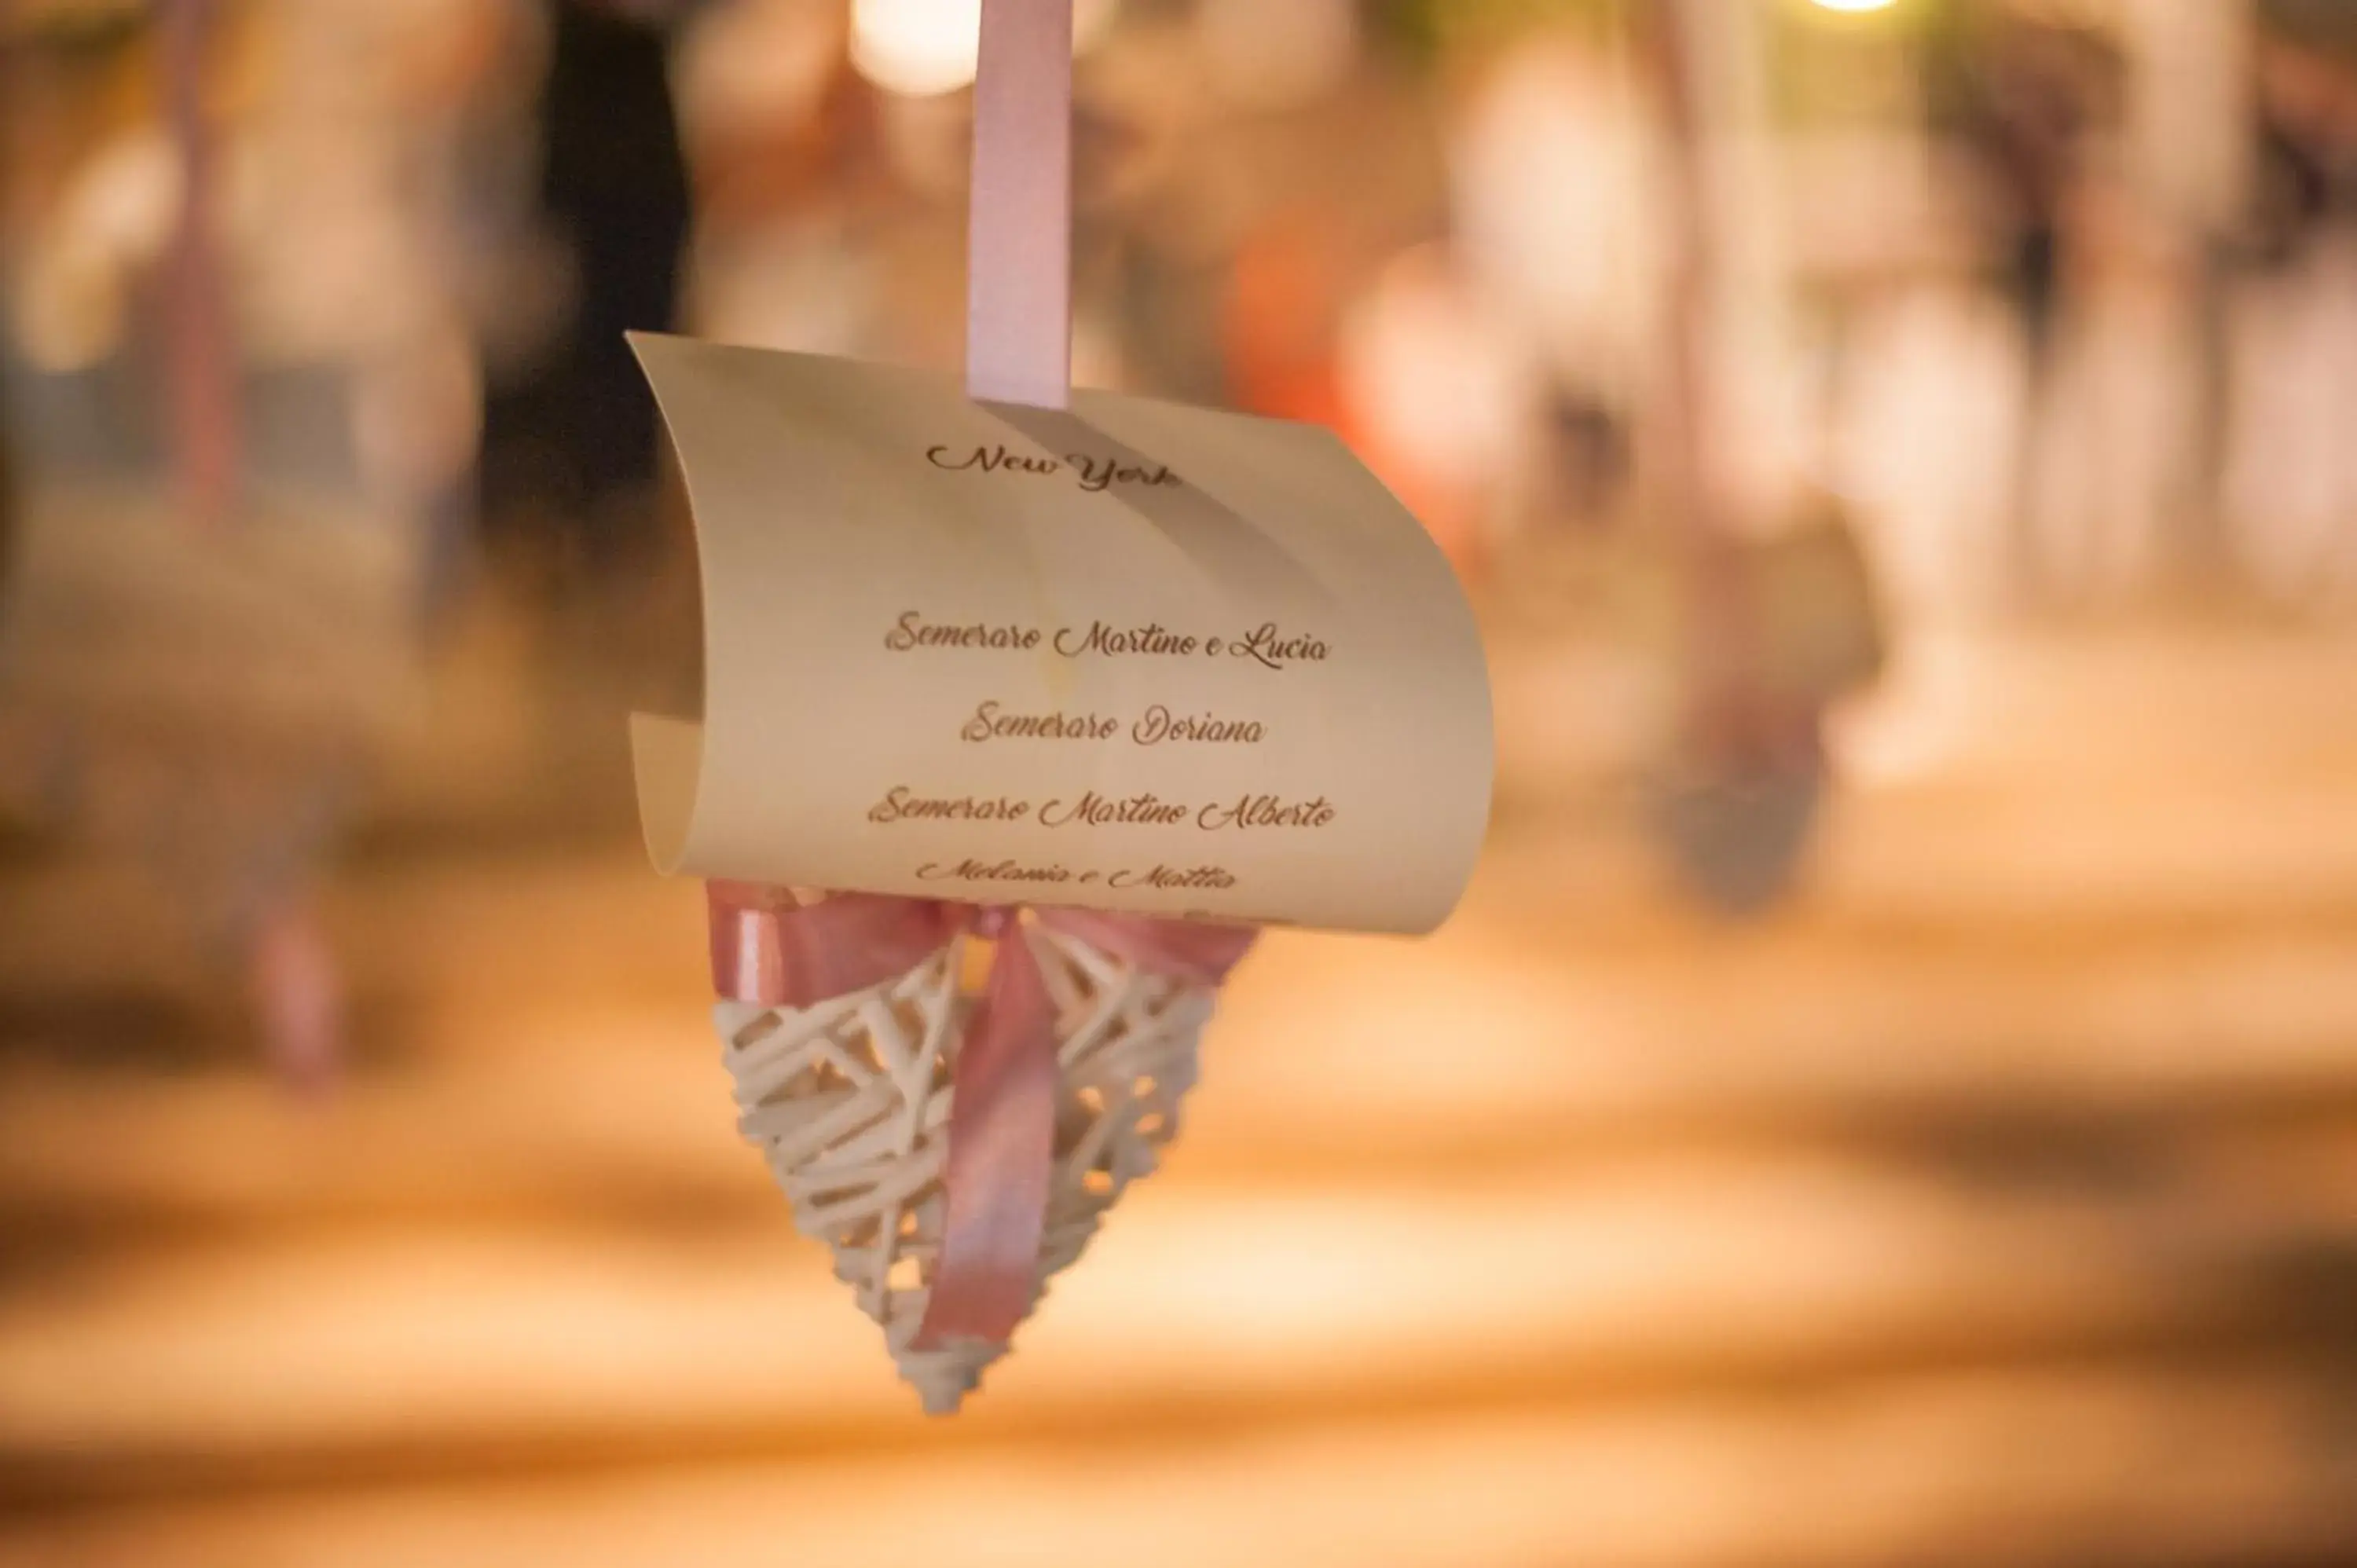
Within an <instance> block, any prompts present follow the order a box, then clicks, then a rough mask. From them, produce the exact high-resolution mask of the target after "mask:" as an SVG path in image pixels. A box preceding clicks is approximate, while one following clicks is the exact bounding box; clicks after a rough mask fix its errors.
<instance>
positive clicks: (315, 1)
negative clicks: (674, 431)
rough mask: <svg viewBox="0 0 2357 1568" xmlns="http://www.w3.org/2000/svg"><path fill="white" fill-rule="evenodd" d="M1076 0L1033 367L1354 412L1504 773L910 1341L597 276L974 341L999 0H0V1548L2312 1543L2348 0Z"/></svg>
mask: <svg viewBox="0 0 2357 1568" xmlns="http://www.w3.org/2000/svg"><path fill="white" fill-rule="evenodd" d="M1078 9H1079V16H1078V22H1079V27H1078V34H1079V42H1080V48H1081V58H1080V60H1079V81H1080V94H1081V105H1082V107H1081V114H1080V135H1079V144H1078V175H1077V177H1078V189H1079V233H1078V236H1077V245H1078V252H1077V288H1078V296H1079V298H1078V321H1077V338H1078V348H1077V356H1078V364H1077V368H1076V375H1077V379H1078V380H1079V381H1082V383H1084V384H1090V385H1099V386H1114V387H1121V388H1125V389H1130V390H1135V391H1137V392H1146V393H1151V394H1155V395H1160V396H1166V397H1172V398H1178V399H1182V400H1189V401H1194V402H1200V403H1214V404H1220V405H1224V406H1230V407H1235V408H1240V409H1245V410H1250V411H1254V412H1257V413H1266V414H1273V415H1280V416H1284V417H1289V418H1296V419H1306V420H1314V421H1318V422H1321V423H1324V424H1329V425H1331V426H1333V427H1334V428H1336V429H1337V430H1339V431H1340V433H1341V434H1342V435H1344V437H1345V438H1346V439H1347V440H1349V441H1350V442H1351V444H1352V445H1353V446H1355V447H1356V448H1357V449H1358V450H1359V452H1360V453H1361V455H1362V456H1364V458H1365V459H1366V460H1367V461H1368V462H1369V463H1370V464H1371V465H1372V467H1374V468H1375V469H1376V470H1377V471H1378V472H1379V473H1381V474H1382V475H1383V478H1385V479H1386V480H1387V481H1388V482H1389V483H1390V484H1391V485H1392V486H1393V487H1394V489H1396V490H1397V491H1398V492H1399V493H1400V494H1401V495H1402V497H1403V498H1404V499H1406V500H1407V501H1408V502H1409V504H1410V505H1411V506H1412V507H1413V508H1414V509H1415V510H1416V511H1417V512H1418V514H1419V515H1420V516H1421V517H1422V518H1423V519H1424V520H1425V521H1426V524H1427V526H1428V527H1429V528H1430V529H1431V530H1432V532H1433V533H1434V534H1435V536H1436V537H1437V539H1438V540H1439V542H1441V544H1442V545H1443V547H1444V548H1445V549H1446V550H1447V551H1448V553H1449V555H1450V557H1451V558H1452V560H1454V561H1455V562H1456V564H1457V565H1458V570H1459V572H1460V574H1461V575H1462V576H1463V578H1464V580H1465V582H1466V585H1467V586H1468V588H1469V592H1470V593H1471V595H1472V596H1473V598H1474V600H1475V603H1476V605H1477V607H1478V609H1479V611H1480V616H1481V618H1482V620H1483V623H1484V628H1485V632H1486V635H1487V637H1488V640H1489V645H1490V649H1491V660H1492V666H1493V672H1494V676H1495V681H1496V684H1497V690H1498V717H1499V730H1500V770H1501V771H1500V786H1499V808H1498V811H1497V816H1496V821H1495V824H1494V828H1493V832H1492V835H1491V848H1490V853H1489V854H1488V855H1487V857H1486V858H1485V861H1484V863H1483V865H1482V869H1481V871H1480V875H1479V876H1478V878H1477V880H1476V883H1475V886H1474V887H1473V889H1472V892H1471V893H1470V895H1469V897H1468V900H1467V903H1466V905H1465V907H1464V908H1463V910H1462V911H1461V913H1460V914H1459V916H1458V918H1457V919H1456V921H1455V922H1454V923H1453V924H1452V925H1450V926H1449V927H1448V929H1446V930H1445V931H1444V932H1443V933H1442V934H1441V935H1439V936H1438V937H1437V938H1435V939H1433V940H1429V941H1427V942H1424V943H1421V944H1401V943H1394V942H1384V941H1376V940H1346V939H1339V938H1326V937H1317V936H1310V935H1298V934H1290V933H1288V934H1284V935H1280V936H1277V937H1273V938H1271V939H1270V940H1268V941H1267V942H1266V943H1265V945H1264V947H1263V949H1262V950H1261V951H1260V952H1259V953H1258V955H1257V956H1256V957H1255V958H1254V961H1252V963H1251V964H1250V965H1249V966H1248V967H1247V968H1246V970H1245V971H1244V972H1243V974H1242V975H1241V976H1240V978H1239V979H1238V981H1237V983H1235V985H1234V986H1233V987H1232V997H1231V1001H1230V1004H1229V1005H1228V1006H1227V1008H1226V1010H1225V1011H1224V1013H1223V1014H1222V1017H1221V1019H1220V1021H1219V1022H1218V1023H1217V1025H1216V1026H1214V1029H1213V1032H1212V1034H1211V1037H1210V1038H1209V1040H1208V1041H1207V1045H1206V1053H1207V1056H1206V1078H1205V1082H1204V1085H1203V1087H1202V1088H1201V1089H1200V1090H1198V1091H1197V1093H1196V1094H1195V1097H1194V1099H1193V1101H1192V1103H1191V1104H1190V1106H1189V1128H1188V1133H1187V1135H1186V1137H1185V1138H1184V1139H1183V1140H1182V1141H1181V1142H1180V1144H1179V1145H1178V1147H1177V1150H1176V1152H1175V1154H1174V1155H1173V1157H1172V1159H1171V1161H1170V1165H1171V1167H1172V1168H1171V1169H1169V1170H1168V1172H1166V1173H1165V1174H1164V1175H1163V1176H1160V1177H1159V1178H1158V1179H1157V1180H1156V1181H1154V1182H1151V1183H1147V1184H1146V1185H1144V1186H1142V1187H1139V1188H1137V1189H1135V1191H1134V1193H1133V1194H1132V1195H1131V1197H1130V1198H1129V1200H1128V1201H1127V1202H1126V1203H1125V1205H1124V1208H1123V1211H1122V1213H1121V1214H1120V1215H1119V1216H1118V1217H1117V1218H1116V1219H1114V1221H1113V1222H1112V1223H1111V1224H1110V1225H1109V1227H1108V1229H1107V1230H1106V1232H1105V1233H1104V1235H1103V1237H1102V1238H1101V1240H1099V1242H1098V1244H1097V1245H1096V1247H1095V1248H1094V1250H1093V1251H1092V1255H1091V1256H1090V1258H1089V1259H1088V1260H1087V1262H1085V1264H1084V1265H1083V1266H1082V1267H1081V1268H1079V1269H1076V1270H1075V1271H1073V1272H1072V1273H1069V1274H1067V1275H1066V1276H1064V1277H1063V1278H1062V1279H1061V1280H1060V1282H1059V1283H1058V1284H1057V1285H1056V1288H1055V1291H1054V1294H1053V1295H1052V1297H1051V1298H1050V1299H1049V1301H1048V1303H1047V1304H1046V1305H1045V1307H1044V1308H1043V1309H1042V1311H1041V1312H1040V1313H1039V1316H1037V1317H1036V1318H1035V1319H1034V1320H1033V1322H1032V1323H1031V1325H1030V1326H1028V1328H1027V1329H1026V1331H1025V1333H1024V1335H1023V1337H1022V1339H1021V1341H1020V1348H1021V1352H1022V1353H1021V1354H1020V1355H1019V1356H1017V1358H1015V1359H1013V1360H1011V1361H1010V1362H1008V1363H1006V1364H1005V1365H1004V1366H1002V1367H1001V1368H1000V1369H998V1370H996V1372H994V1374H993V1375H992V1377H991V1379H990V1382H989V1386H988V1389H987V1391H986V1392H985V1395H984V1396H983V1397H982V1398H980V1399H979V1400H978V1401H976V1402H974V1403H973V1404H972V1405H971V1406H970V1408H969V1412H968V1413H967V1414H966V1415H964V1416H963V1417H962V1418H960V1419H959V1420H957V1421H956V1422H954V1423H925V1422H923V1421H921V1420H920V1418H919V1417H918V1415H917V1413H916V1403H915V1400H914V1398H913V1397H912V1396H911V1395H910V1394H909V1393H908V1392H907V1391H905V1390H904V1389H903V1388H901V1387H900V1386H899V1384H898V1383H897V1382H896V1380H895V1379H894V1378H893V1376H892V1372H891V1369H890V1366H889V1363H888V1359H887V1358H886V1356H885V1355H884V1353H883V1351H882V1348H881V1347H880V1345H879V1344H878V1343H877V1338H876V1336H875V1333H874V1330H873V1328H872V1326H870V1325H869V1324H868V1323H867V1321H866V1319H865V1318H863V1317H862V1316H860V1315H859V1314H858V1313H857V1312H856V1310H855V1309H854V1307H853V1305H852V1303H851V1301H850V1300H849V1299H848V1293H847V1292H846V1291H845V1290H844V1289H842V1288H841V1287H839V1286H837V1285H836V1284H835V1283H834V1281H833V1280H832V1279H831V1278H830V1277H829V1275H828V1273H827V1270H826V1266H825V1263H824V1262H823V1255H822V1251H821V1249H820V1248H819V1247H817V1246H816V1245H815V1244H813V1243H811V1242H808V1241H805V1240H802V1239H801V1238H799V1237H798V1236H797V1235H796V1234H795V1233H794V1231H793V1230H792V1227H791V1220H790V1217H789V1215H788V1213H787V1211H786V1208H785V1207H784V1204H783V1202H782V1200H781V1199H780V1198H779V1197H777V1196H776V1195H775V1193H774V1192H773V1191H772V1190H771V1189H770V1187H769V1185H768V1181H767V1178H766V1176H765V1174H764V1172H763V1169H762V1166H761V1163H760V1160H759V1157H758V1156H757V1155H755V1154H754V1153H753V1152H751V1151H750V1150H748V1149H746V1148H744V1147H742V1146H741V1145H740V1144H738V1142H737V1138H736V1136H735V1131H734V1125H733V1122H734V1115H733V1108H732V1106H731V1103H730V1101H729V1098H728V1088H727V1081H726V1075H725V1073H724V1072H723V1070H722V1068H721V1066H720V1063H719V1059H718V1047H717V1045H716V1042H715V1040H714V1039H713V1037H712V1035H711V1033H710V1029H709V1026H708V1023H707V1017H706V1003H707V998H708V988H707V978H706V975H705V968H704V947H703V935H702V913H701V898H700V895H699V892H698V890H697V889H696V888H695V887H694V886H690V885H669V884H665V883H664V882H662V881H661V880H659V879H657V878H656V877H655V876H654V875H652V874H651V872H650V870H649V869H648V867H647V865H646V864H645V860H644V857H643V855H642V854H641V853H640V849H639V847H638V844H637V842H636V834H635V825H634V810H633V805H632V801H631V798H630V784H629V779H628V767H627V755H626V750H625V741H624V730H623V723H622V717H623V714H625V713H626V712H627V711H628V710H629V709H630V707H631V706H633V705H634V704H636V705H644V704H648V703H675V702H678V701H682V700H684V699H685V698H686V697H688V696H691V695H692V693H693V690H694V681H695V679H696V671H695V668H694V618H695V605H694V564H693V556H692V553H691V551H690V549H689V547H688V542H687V538H686V532H685V527H684V523H683V520H682V519H681V517H680V516H679V514H678V512H677V510H676V509H675V508H673V507H670V506H667V505H666V504H665V503H664V502H663V500H662V496H663V493H664V492H663V490H662V485H661V478H662V463H661V457H660V455H659V452H658V449H657V446H656V441H655V434H654V427H653V420H652V413H651V403H650V401H649V399H648V398H647V397H646V395H645V393H644V392H643V389H642V387H641V386H640V383H639V382H638V381H637V379H636V377H635V373H634V372H633V371H632V369H631V366H630V361H629V360H628V358H627V356H626V354H625V352H624V351H623V349H622V347H621V343H620V338H619V334H620V333H621V332H622V331H623V330H624V329H626V328H671V329H674V330H681V331H689V332H694V333H696V334H699V335H702V336H705V337H709V338H718V339H724V340H728V341H735V342H741V343H750V344H760V345H768V346H772V347H779V348H789V349H803V350H810V351H817V352H824V353H834V354H854V355H863V356H873V357H878V358H883V359H888V360H898V361H902V362H908V363H915V364H921V365H928V366H932V367H936V368H938V369H941V370H942V371H945V372H948V371H954V370H955V368H956V364H957V360H958V355H959V351H960V343H961V336H962V312H963V276H962V273H963V260H962V258H963V188H964V180H965V160H966V156H967V148H968V137H969V132H970V115H971V102H970V92H969V91H968V89H969V87H970V84H971V79H972V74H973V69H974V63H973V48H974V45H973V35H974V26H975V19H976V15H977V10H978V0H705V3H703V4H686V3H665V0H630V3H624V0H610V3H591V0H161V3H159V4H156V5H145V4H134V3H129V0H7V3H5V4H0V137H5V140H0V541H5V563H0V1563H5V1564H9V1565H14V1564H18V1563H23V1564H44V1565H48V1564H70V1565H105V1568H113V1565H116V1564H124V1565H129V1564H140V1565H147V1564H159V1565H176V1564H203V1565H221V1568H271V1565H278V1564H286V1565H296V1564H299V1565H306V1568H307V1565H312V1564H318V1565H334V1568H342V1565H347V1564H349V1565H354V1568H361V1565H367V1568H376V1565H393V1564H422V1563H432V1564H436V1565H459V1564H476V1563H483V1564H490V1563H500V1564H509V1563H573V1564H581V1565H585V1568H605V1565H608V1564H611V1565H616V1568H620V1565H626V1564H627V1565H640V1564H672V1563H682V1562H697V1563H754V1562H774V1561H780V1560H791V1561H797V1562H809V1563H835V1562H860V1563H867V1564H872V1565H877V1568H883V1565H888V1564H902V1563H908V1564H917V1563H946V1562H957V1563H1039V1562H1042V1561H1054V1560H1057V1559H1059V1558H1080V1559H1086V1560H1091V1561H1100V1562H1111V1563H1125V1564H1135V1565H1136V1568H1149V1565H1160V1564H1171V1565H1178V1564H1199V1563H1222V1564H1233V1565H1244V1564H1251V1563H1288V1564H1301V1563H1335V1564H1349V1565H1351V1568H1393V1565H1401V1568H1406V1565H1418V1568H1422V1565H1437V1564H1448V1565H1451V1568H1480V1565H1496V1568H1539V1565H1552V1564H1569V1563H1577V1564H1581V1565H1582V1568H1609V1565H1617V1564H1623V1563H1628V1564H1640V1563H1641V1564H1648V1565H1660V1568H1685V1565H1693V1568H1703V1565H1720V1564H1724V1565H1728V1568H1737V1565H1749V1564H1779V1565H1783V1564H1791V1565H1804V1564H1826V1565H1832V1564H1941V1563H1974V1564H1986V1563H2050V1564H2070V1565H2086V1568H2093V1565H2095V1564H2104V1565H2107V1568H2108V1565H2113V1564H2183V1565H2195V1564H2229V1563H2233V1564H2269V1565H2285V1568H2289V1565H2295V1564H2299V1565H2307V1564H2316V1565H2323V1564H2337V1563H2357V4H2352V3H2350V0H2040V3H2035V4H2033V3H2031V0H1879V3H1878V0H1674V4H1673V3H1672V0H1080V4H1079V7H1078ZM816 762H817V764H818V765H823V759H816Z"/></svg>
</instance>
